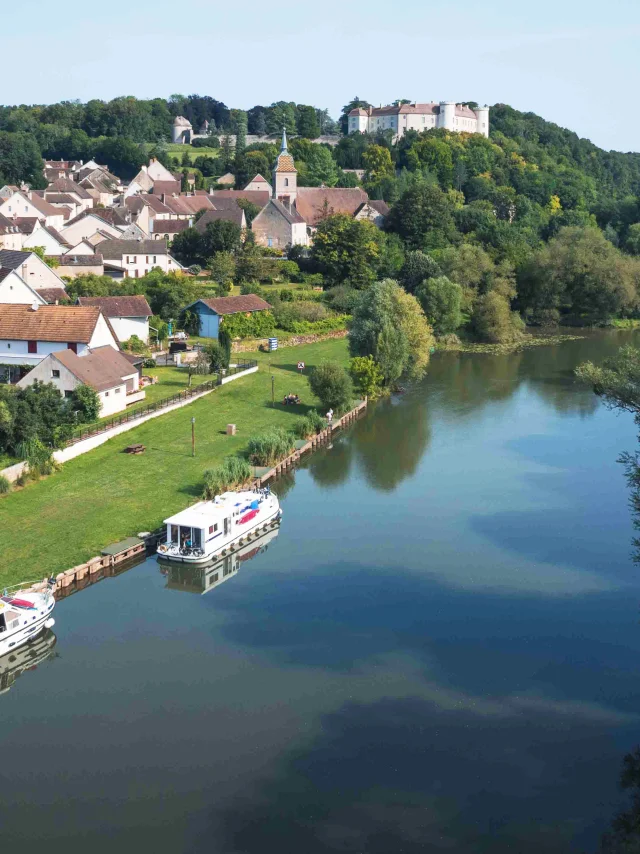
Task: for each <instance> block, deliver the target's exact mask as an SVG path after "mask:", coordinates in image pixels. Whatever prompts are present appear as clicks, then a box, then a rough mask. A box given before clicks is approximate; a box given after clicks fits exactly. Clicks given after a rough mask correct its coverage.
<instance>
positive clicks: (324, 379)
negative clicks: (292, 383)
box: [309, 362, 353, 410]
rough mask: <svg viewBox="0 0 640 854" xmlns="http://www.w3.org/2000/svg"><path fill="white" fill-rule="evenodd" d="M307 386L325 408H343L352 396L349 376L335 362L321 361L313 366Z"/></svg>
mask: <svg viewBox="0 0 640 854" xmlns="http://www.w3.org/2000/svg"><path fill="white" fill-rule="evenodd" d="M309 386H310V387H311V391H312V392H313V393H314V394H315V396H316V397H317V398H318V399H319V400H320V403H321V404H322V406H323V407H326V408H327V409H335V410H340V409H344V408H345V407H346V406H348V405H349V403H350V402H351V399H352V397H353V384H352V382H351V377H350V376H349V374H348V373H347V372H346V371H345V369H344V368H343V367H342V365H339V364H338V363H337V362H322V363H321V364H319V365H318V366H317V367H315V368H314V369H313V370H312V371H311V375H310V376H309Z"/></svg>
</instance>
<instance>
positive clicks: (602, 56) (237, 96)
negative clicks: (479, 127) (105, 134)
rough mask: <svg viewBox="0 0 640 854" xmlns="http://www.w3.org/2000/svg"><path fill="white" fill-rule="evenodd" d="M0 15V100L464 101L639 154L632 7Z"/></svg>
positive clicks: (263, 7)
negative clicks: (0, 36)
mask: <svg viewBox="0 0 640 854" xmlns="http://www.w3.org/2000/svg"><path fill="white" fill-rule="evenodd" d="M6 5H9V8H6ZM2 19H3V21H2V22H3V24H4V26H3V30H4V32H5V33H11V37H10V38H6V39H4V40H3V51H2V53H3V56H2V59H3V67H4V69H5V70H8V69H13V70H14V71H15V72H16V73H15V74H11V73H9V74H5V75H3V83H2V85H0V103H5V104H17V103H52V102H55V101H60V100H73V99H80V100H81V101H87V100H89V99H90V98H103V99H109V98H113V97H116V96H118V95H135V96H136V97H141V98H143V97H167V96H169V95H171V94H173V93H182V94H185V95H188V94H193V93H197V94H200V95H211V96H212V97H214V98H217V99H218V100H220V101H224V103H226V104H227V105H228V106H230V107H237V108H241V109H249V108H250V107H252V106H254V105H255V104H265V105H266V104H270V103H272V102H274V101H279V100H284V101H296V102H298V103H306V104H313V105H314V106H316V107H326V108H328V109H329V111H330V113H331V114H332V115H333V116H334V117H337V116H338V114H339V112H340V110H341V108H342V106H343V105H344V104H346V103H347V102H348V101H350V100H351V98H353V97H354V96H355V95H357V96H358V97H360V98H364V99H366V100H368V101H370V102H371V103H373V104H376V105H378V104H381V103H389V102H390V101H393V100H395V99H396V98H409V99H411V100H412V101H415V100H417V101H440V100H457V101H463V100H464V101H466V100H473V101H478V102H480V103H487V104H495V103H505V104H510V105H511V106H513V107H515V108H516V109H518V110H522V111H525V112H528V111H532V112H534V113H537V114H538V115H540V116H542V117H543V118H545V119H548V120H549V121H553V122H556V123H557V124H559V125H561V126H562V127H568V128H570V129H571V130H573V131H575V132H576V133H578V134H579V135H580V136H584V137H587V138H588V139H591V140H592V141H593V142H594V143H596V145H599V146H601V147H603V148H606V149H616V150H620V151H639V150H640V110H639V109H638V106H637V103H636V91H637V84H638V72H639V70H640V52H639V51H638V39H639V37H640V2H638V0H608V2H607V3H602V2H601V0H537V2H536V3H518V2H517V0H497V2H491V0H486V2H478V0H394V2H389V0H366V2H365V0H320V2H316V3H309V2H305V3H300V2H298V3H294V2H291V0H288V2H285V0H280V2H275V3H272V4H268V3H265V2H264V0H243V2H241V3H237V2H236V3H229V2H225V3H221V2H220V0H180V2H179V3H177V2H175V0H172V2H168V0H110V2H109V3H96V4H91V3H87V2H86V0H65V3H64V5H63V6H59V5H56V4H52V3H50V2H45V0H22V2H20V3H16V2H13V3H10V4H3V10H2Z"/></svg>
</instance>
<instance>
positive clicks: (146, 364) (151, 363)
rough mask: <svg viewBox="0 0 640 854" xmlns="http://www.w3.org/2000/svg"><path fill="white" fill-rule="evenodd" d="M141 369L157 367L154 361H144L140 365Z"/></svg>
mask: <svg viewBox="0 0 640 854" xmlns="http://www.w3.org/2000/svg"><path fill="white" fill-rule="evenodd" d="M142 367H143V368H155V367H157V364H156V360H155V359H145V360H144V362H143V363H142Z"/></svg>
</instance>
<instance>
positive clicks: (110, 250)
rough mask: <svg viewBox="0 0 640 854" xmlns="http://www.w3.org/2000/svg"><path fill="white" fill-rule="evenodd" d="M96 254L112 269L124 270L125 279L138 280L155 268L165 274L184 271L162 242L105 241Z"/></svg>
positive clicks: (98, 246)
mask: <svg viewBox="0 0 640 854" xmlns="http://www.w3.org/2000/svg"><path fill="white" fill-rule="evenodd" d="M96 252H99V253H100V254H101V255H102V257H103V258H104V260H105V262H107V263H108V264H109V266H110V267H112V268H113V267H115V268H117V269H118V270H123V271H124V275H125V278H135V279H138V278H139V277H140V276H144V275H146V274H147V273H148V272H149V271H150V270H152V269H153V268H154V267H160V269H161V270H162V271H163V272H164V273H173V272H177V271H178V270H182V265H181V264H180V263H179V262H178V261H176V259H175V258H173V257H172V256H171V255H170V254H169V250H168V248H167V245H166V243H165V242H164V241H162V240H152V239H148V240H117V239H114V240H103V241H102V242H101V243H98V244H97V245H96Z"/></svg>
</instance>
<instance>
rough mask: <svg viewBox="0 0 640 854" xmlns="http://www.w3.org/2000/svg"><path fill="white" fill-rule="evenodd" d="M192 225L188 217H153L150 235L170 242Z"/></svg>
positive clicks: (155, 238)
mask: <svg viewBox="0 0 640 854" xmlns="http://www.w3.org/2000/svg"><path fill="white" fill-rule="evenodd" d="M190 225H191V220H188V219H152V220H151V221H150V228H151V233H150V236H151V237H152V238H153V239H154V240H165V241H166V242H167V244H170V243H171V241H172V240H173V238H174V237H175V236H176V234H180V232H181V231H185V230H186V229H187V228H189V227H190Z"/></svg>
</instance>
